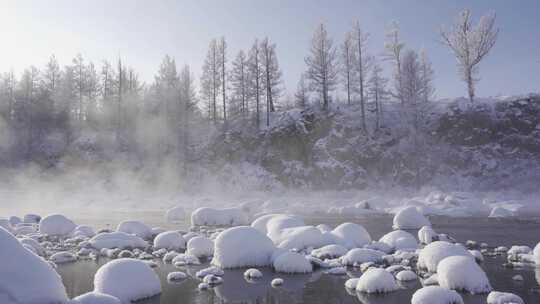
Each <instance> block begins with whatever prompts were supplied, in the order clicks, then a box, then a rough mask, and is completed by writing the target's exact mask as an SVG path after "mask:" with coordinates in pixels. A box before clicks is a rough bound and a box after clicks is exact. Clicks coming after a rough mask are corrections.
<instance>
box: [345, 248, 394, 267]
mask: <svg viewBox="0 0 540 304" xmlns="http://www.w3.org/2000/svg"><path fill="white" fill-rule="evenodd" d="M385 255H386V254H385V253H384V252H382V251H378V250H373V249H367V248H354V249H351V250H349V251H348V252H347V254H345V255H344V256H343V257H342V258H341V263H342V264H343V265H347V266H353V265H360V264H362V263H367V262H374V263H379V262H382V260H383V256H385Z"/></svg>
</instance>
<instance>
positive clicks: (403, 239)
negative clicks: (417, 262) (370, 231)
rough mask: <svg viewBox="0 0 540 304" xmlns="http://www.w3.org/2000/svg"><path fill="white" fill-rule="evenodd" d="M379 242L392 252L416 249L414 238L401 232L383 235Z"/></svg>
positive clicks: (405, 232) (416, 244)
mask: <svg viewBox="0 0 540 304" xmlns="http://www.w3.org/2000/svg"><path fill="white" fill-rule="evenodd" d="M379 242H382V243H385V244H387V245H388V246H390V247H392V248H393V249H394V250H401V249H416V248H418V242H417V241H416V238H415V237H414V236H413V235H412V234H410V233H408V232H407V231H403V230H396V231H392V232H389V233H387V234H385V235H383V236H382V237H381V239H380V240H379Z"/></svg>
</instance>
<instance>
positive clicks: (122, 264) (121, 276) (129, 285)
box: [94, 259, 161, 303]
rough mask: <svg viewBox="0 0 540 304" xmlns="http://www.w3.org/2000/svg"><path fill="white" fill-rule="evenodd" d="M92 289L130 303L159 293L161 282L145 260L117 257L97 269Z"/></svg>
mask: <svg viewBox="0 0 540 304" xmlns="http://www.w3.org/2000/svg"><path fill="white" fill-rule="evenodd" d="M94 291H96V292H100V293H105V294H109V295H112V296H114V297H117V298H118V299H120V301H122V302H123V303H130V302H132V301H136V300H141V299H145V298H149V297H152V296H155V295H157V294H160V293H161V283H160V280H159V277H158V276H157V274H156V273H155V272H154V270H152V268H150V266H148V265H147V264H146V263H145V262H143V261H140V260H135V259H118V260H114V261H110V262H108V263H107V264H105V265H103V266H101V267H100V268H99V269H98V271H97V272H96V274H95V276H94Z"/></svg>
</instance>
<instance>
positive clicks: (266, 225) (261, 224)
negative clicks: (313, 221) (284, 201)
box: [251, 214, 306, 240]
mask: <svg viewBox="0 0 540 304" xmlns="http://www.w3.org/2000/svg"><path fill="white" fill-rule="evenodd" d="M305 225H306V224H305V223H304V220H302V219H301V218H300V217H298V216H295V215H287V214H267V215H263V216H261V217H259V218H257V219H256V220H254V221H253V223H251V227H253V228H255V229H257V230H259V231H260V232H262V233H264V234H267V235H268V237H270V239H272V240H274V238H273V236H272V234H273V233H277V234H278V233H279V232H280V231H281V230H283V229H286V228H293V227H301V226H305Z"/></svg>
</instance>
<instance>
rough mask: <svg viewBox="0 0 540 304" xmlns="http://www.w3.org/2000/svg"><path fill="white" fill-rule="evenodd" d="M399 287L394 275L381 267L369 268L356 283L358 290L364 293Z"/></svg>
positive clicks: (388, 290)
mask: <svg viewBox="0 0 540 304" xmlns="http://www.w3.org/2000/svg"><path fill="white" fill-rule="evenodd" d="M398 288H399V287H398V285H397V284H396V280H395V279H394V276H393V275H392V274H391V273H390V272H388V271H386V270H384V269H381V268H370V269H368V270H367V271H366V272H364V274H362V276H361V277H360V279H359V280H358V284H357V285H356V291H358V292H364V293H386V292H391V291H394V290H397V289H398Z"/></svg>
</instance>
